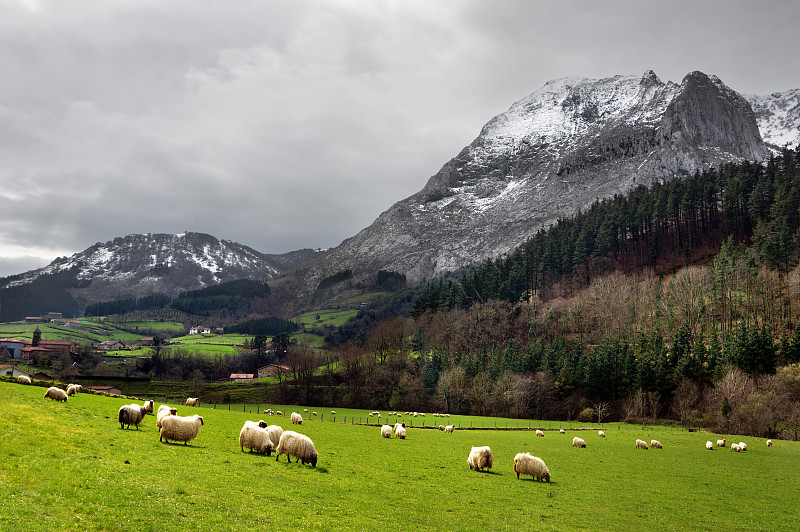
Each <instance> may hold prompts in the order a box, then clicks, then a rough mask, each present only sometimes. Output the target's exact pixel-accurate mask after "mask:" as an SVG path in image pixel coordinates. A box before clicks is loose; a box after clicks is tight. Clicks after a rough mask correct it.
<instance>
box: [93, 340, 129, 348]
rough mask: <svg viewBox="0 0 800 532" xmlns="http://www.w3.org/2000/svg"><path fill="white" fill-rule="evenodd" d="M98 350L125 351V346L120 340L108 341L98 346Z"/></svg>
mask: <svg viewBox="0 0 800 532" xmlns="http://www.w3.org/2000/svg"><path fill="white" fill-rule="evenodd" d="M97 349H99V350H100V351H119V350H120V349H125V344H123V343H122V342H120V341H119V340H106V341H105V342H100V343H99V344H97Z"/></svg>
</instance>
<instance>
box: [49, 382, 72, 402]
mask: <svg viewBox="0 0 800 532" xmlns="http://www.w3.org/2000/svg"><path fill="white" fill-rule="evenodd" d="M44 397H45V399H52V400H53V401H58V402H61V403H66V402H67V392H65V391H64V390H62V389H61V388H57V387H55V386H51V387H49V388H48V389H47V391H46V392H44Z"/></svg>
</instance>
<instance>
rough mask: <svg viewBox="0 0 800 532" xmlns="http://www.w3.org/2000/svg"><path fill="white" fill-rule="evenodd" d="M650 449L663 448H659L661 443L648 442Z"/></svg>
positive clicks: (655, 441) (656, 441)
mask: <svg viewBox="0 0 800 532" xmlns="http://www.w3.org/2000/svg"><path fill="white" fill-rule="evenodd" d="M650 447H652V448H653V449H663V448H664V447H662V446H661V442H660V441H658V440H650Z"/></svg>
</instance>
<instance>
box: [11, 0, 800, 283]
mask: <svg viewBox="0 0 800 532" xmlns="http://www.w3.org/2000/svg"><path fill="white" fill-rule="evenodd" d="M798 6H800V4H796V3H795V2H788V1H787V2H772V3H770V4H769V11H770V13H769V16H766V15H765V14H764V13H763V10H764V6H761V5H759V4H757V3H753V2H745V1H740V2H736V1H733V2H732V1H724V2H723V1H712V2H694V1H692V2H690V1H686V0H681V1H677V2H662V3H652V2H639V1H634V0H631V1H619V0H618V1H608V2H595V1H575V2H562V1H555V0H553V1H542V2H539V1H537V2H530V1H527V0H517V1H504V2H490V1H478V0H474V1H468V0H456V1H453V2H430V1H428V0H407V1H403V2H389V1H374V0H363V1H359V0H351V1H343V2H335V3H332V2H324V1H308V2H297V1H294V0H285V1H270V2H237V3H230V2H226V1H204V2H196V1H194V0H182V1H176V2H155V1H152V2H150V1H144V2H132V3H120V2H108V1H107V0H87V1H84V2H80V3H78V4H75V3H65V2H61V1H58V0H44V1H39V0H19V1H14V0H10V1H6V2H2V3H0V64H2V65H3V76H0V155H1V156H2V161H3V164H2V165H0V203H2V206H3V213H4V216H3V219H2V220H0V275H6V274H11V273H18V271H17V270H18V269H19V268H20V267H23V265H28V264H36V265H41V264H44V263H47V262H49V260H51V259H52V258H55V256H57V255H65V254H68V253H73V252H77V251H80V250H82V249H84V248H86V247H88V246H89V245H91V244H93V243H94V242H96V241H105V240H109V239H112V238H114V237H116V236H123V235H127V234H131V233H143V232H168V233H173V232H175V233H177V232H181V231H184V230H194V231H203V232H208V233H211V234H213V235H215V236H217V237H219V238H227V239H230V240H235V241H238V242H241V243H243V244H247V245H250V246H253V247H255V248H256V249H259V250H260V251H264V252H270V253H278V252H285V251H290V250H294V249H298V248H303V247H331V246H335V245H337V244H338V243H340V242H341V241H342V240H343V239H345V238H347V237H349V236H352V235H354V234H355V233H357V232H358V231H359V230H361V229H362V228H363V227H365V226H367V225H369V224H370V223H371V222H372V221H373V220H374V219H375V218H376V217H377V216H378V215H379V214H380V213H381V212H382V211H384V210H385V209H387V208H388V207H389V206H390V205H391V204H392V203H394V202H395V201H397V200H400V199H402V198H405V197H407V196H409V195H411V194H412V193H414V192H416V191H418V190H419V189H421V188H422V187H423V186H424V184H425V182H426V181H427V179H428V178H429V177H430V176H431V175H433V174H434V173H435V172H436V171H438V169H439V168H440V167H441V166H442V164H444V163H445V162H446V161H447V160H448V159H450V158H451V157H453V156H454V155H456V154H457V153H458V152H459V150H460V149H461V148H462V147H463V146H464V145H466V144H467V143H469V142H470V141H471V140H472V139H473V138H474V137H475V136H476V135H477V134H478V133H479V131H480V128H481V126H482V125H483V124H484V123H485V122H487V121H488V120H489V119H490V118H491V117H492V116H494V115H496V114H499V113H501V112H503V111H504V110H506V109H507V108H508V107H509V106H510V105H511V104H512V103H513V102H514V101H516V100H518V99H520V98H522V97H524V96H525V95H527V94H529V93H530V92H533V91H534V90H536V89H538V88H539V87H541V86H542V85H543V84H544V83H545V82H546V81H548V80H550V79H553V78H557V77H562V76H586V77H607V76H612V75H615V74H638V73H641V72H644V71H645V70H647V69H653V70H655V72H656V73H657V74H658V75H659V76H660V77H661V78H662V79H664V80H673V81H676V82H677V81H680V79H681V78H682V77H683V76H684V75H685V74H686V73H687V72H689V71H691V70H696V69H697V70H703V71H705V72H708V73H713V74H716V75H718V76H719V77H720V78H721V79H722V80H723V81H725V82H726V83H728V84H729V85H730V86H731V87H733V88H734V89H736V90H740V91H742V92H747V93H769V92H773V91H776V90H786V89H789V88H793V87H798V86H800V79H799V78H800V75H799V74H798V73H797V70H796V69H795V68H793V65H794V61H793V59H794V57H795V55H796V54H795V52H794V44H795V37H794V35H795V30H794V27H793V25H794V22H795V21H796V20H798V18H799V17H798V15H800V7H798ZM31 257H33V258H32V259H31ZM37 261H38V263H37ZM24 267H25V268H27V266H24Z"/></svg>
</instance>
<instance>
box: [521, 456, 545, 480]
mask: <svg viewBox="0 0 800 532" xmlns="http://www.w3.org/2000/svg"><path fill="white" fill-rule="evenodd" d="M514 472H515V473H516V474H517V478H519V476H520V475H531V476H533V480H546V481H547V482H550V471H549V470H548V469H547V466H546V465H545V464H544V461H543V460H542V459H541V458H539V457H536V456H531V455H530V454H528V453H519V454H517V456H515V457H514Z"/></svg>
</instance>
